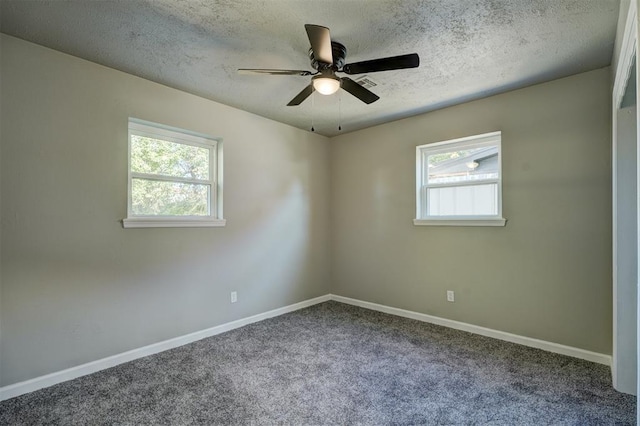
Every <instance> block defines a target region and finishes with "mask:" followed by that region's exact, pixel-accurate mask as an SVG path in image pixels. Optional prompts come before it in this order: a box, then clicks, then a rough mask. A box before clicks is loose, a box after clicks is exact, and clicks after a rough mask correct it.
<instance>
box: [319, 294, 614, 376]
mask: <svg viewBox="0 0 640 426" xmlns="http://www.w3.org/2000/svg"><path fill="white" fill-rule="evenodd" d="M331 300H335V301H336V302H341V303H346V304H349V305H354V306H359V307H361V308H367V309H371V310H374V311H379V312H384V313H387V314H391V315H397V316H400V317H405V318H411V319H414V320H418V321H423V322H428V323H431V324H436V325H442V326H444V327H449V328H455V329H456V330H462V331H467V332H469V333H474V334H480V335H482V336H487V337H492V338H494V339H498V340H504V341H507V342H512V343H518V344H520V345H524V346H529V347H532V348H537V349H542V350H545V351H548V352H554V353H557V354H562V355H567V356H571V357H574V358H580V359H584V360H587V361H591V362H597V363H598V364H604V365H608V366H610V365H611V355H605V354H601V353H597V352H591V351H587V350H584V349H579V348H574V347H571V346H565V345H561V344H559V343H553V342H547V341H544V340H538V339H533V338H531V337H525V336H519V335H517V334H511V333H506V332H504V331H498V330H493V329H491V328H485V327H480V326H478V325H473V324H467V323H464V322H460V321H454V320H450V319H446V318H440V317H436V316H433V315H427V314H421V313H419V312H413V311H407V310H404V309H399V308H392V307H390V306H385V305H379V304H377V303H371V302H365V301H362V300H358V299H351V298H349V297H343V296H337V295H335V294H332V295H331Z"/></svg>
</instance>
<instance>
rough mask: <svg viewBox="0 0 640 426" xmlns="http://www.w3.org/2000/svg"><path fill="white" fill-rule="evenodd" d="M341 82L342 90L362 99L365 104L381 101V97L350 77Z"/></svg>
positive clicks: (342, 79)
mask: <svg viewBox="0 0 640 426" xmlns="http://www.w3.org/2000/svg"><path fill="white" fill-rule="evenodd" d="M340 80H341V81H342V88H343V89H344V90H346V91H347V92H349V93H351V94H352V95H353V96H355V97H356V98H358V99H360V100H361V101H362V102H364V103H365V104H371V103H373V102H375V101H377V100H378V99H380V96H378V95H376V94H375V93H373V92H372V91H370V90H369V89H365V88H364V87H362V86H361V85H359V84H358V83H356V82H355V81H353V80H351V79H350V78H348V77H342V78H341V79H340Z"/></svg>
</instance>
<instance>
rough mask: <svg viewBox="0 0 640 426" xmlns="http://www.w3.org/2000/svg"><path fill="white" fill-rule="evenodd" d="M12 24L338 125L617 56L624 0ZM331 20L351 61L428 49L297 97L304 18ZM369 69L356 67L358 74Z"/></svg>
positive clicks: (380, 2) (401, 0)
mask: <svg viewBox="0 0 640 426" xmlns="http://www.w3.org/2000/svg"><path fill="white" fill-rule="evenodd" d="M0 6H1V7H2V9H1V11H0V25H1V27H0V28H1V31H2V32H3V33H6V34H9V35H12V36H16V37H19V38H22V39H25V40H29V41H32V42H35V43H38V44H41V45H43V46H47V47H51V48H53V49H56V50H59V51H62V52H66V53H69V54H71V55H75V56H78V57H81V58H85V59H88V60H90V61H93V62H97V63H100V64H103V65H106V66H109V67H112V68H116V69H119V70H122V71H125V72H128V73H131V74H135V75H138V76H140V77H144V78H146V79H149V80H152V81H156V82H159V83H162V84H165V85H167V86H171V87H175V88H178V89H181V90H184V91H187V92H190V93H194V94H197V95H200V96H203V97H205V98H209V99H212V100H215V101H218V102H221V103H223V104H227V105H231V106H234V107H237V108H240V109H243V110H246V111H250V112H253V113H256V114H259V115H262V116H264V117H268V118H271V119H274V120H277V121H280V122H283V123H287V124H290V125H292V126H295V127H299V128H302V129H307V130H308V129H310V128H311V124H312V120H313V125H314V127H315V130H316V132H318V133H321V134H324V135H335V134H338V133H339V131H338V125H339V124H340V123H341V124H342V129H343V130H342V132H347V131H353V130H357V129H361V128H364V127H368V126H372V125H375V124H380V123H383V122H387V121H391V120H395V119H398V118H403V117H408V116H411V115H415V114H419V113H422V112H426V111H430V110H434V109H437V108H441V107H444V106H448V105H453V104H456V103H460V102H463V101H468V100H471V99H477V98H481V97H484V96H487V95H491V94H495V93H499V92H504V91H506V90H510V89H514V88H519V87H524V86H528V85H531V84H534V83H539V82H543V81H548V80H552V79H555V78H559V77H564V76H567V75H571V74H575V73H579V72H583V71H589V70H592V69H596V68H600V67H603V66H607V65H609V64H610V62H611V56H612V52H613V43H614V39H615V32H616V23H617V18H618V7H619V1H618V0H474V1H472V0H430V1H418V0H366V1H365V0H315V1H311V0H217V1H211V0H121V1H113V0H101V1H89V0H72V1H67V0H56V1H53V0H52V1H26V0H20V1H18V0H1V2H0ZM307 23H309V24H318V25H323V26H327V27H329V28H330V29H331V36H332V39H333V40H335V41H339V42H341V43H343V44H344V45H345V46H346V47H347V51H348V52H347V60H346V62H347V63H349V62H356V61H362V60H367V59H374V58H379V57H386V56H395V55H401V54H406V53H412V52H417V53H418V54H419V55H420V58H421V65H420V67H419V68H415V69H408V70H399V71H386V72H380V73H371V74H369V75H367V76H366V77H367V78H368V79H370V80H372V81H373V82H374V83H375V84H376V86H375V87H371V88H370V90H371V91H373V92H375V93H376V94H377V95H379V96H380V97H381V99H380V100H379V101H377V102H375V103H373V104H371V105H366V104H364V103H362V102H360V101H359V100H357V99H356V98H354V97H353V96H351V95H349V94H348V93H346V92H344V91H340V92H338V93H339V94H337V95H332V96H322V95H319V94H314V95H313V96H312V97H310V98H309V99H307V100H306V101H305V102H304V103H303V104H302V105H300V106H298V107H287V106H286V104H287V102H289V100H291V98H293V97H294V96H295V95H296V94H297V93H298V92H299V91H300V90H302V88H304V87H305V86H306V85H307V84H309V80H310V77H299V76H251V75H239V74H238V73H237V72H236V70H237V69H238V68H288V69H308V70H312V69H311V67H310V64H309V60H308V57H307V51H308V49H309V41H308V39H307V36H306V33H305V30H304V24H307ZM356 77H358V76H352V78H354V79H355V78H356Z"/></svg>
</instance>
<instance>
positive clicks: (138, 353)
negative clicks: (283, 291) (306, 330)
mask: <svg viewBox="0 0 640 426" xmlns="http://www.w3.org/2000/svg"><path fill="white" fill-rule="evenodd" d="M328 300H331V295H329V294H327V295H324V296H320V297H316V298H313V299H308V300H304V301H302V302H299V303H294V304H293V305H288V306H284V307H282V308H278V309H274V310H271V311H268V312H264V313H261V314H257V315H253V316H250V317H247V318H242V319H239V320H236V321H231V322H227V323H225V324H221V325H218V326H215V327H211V328H207V329H205V330H200V331H196V332H194V333H189V334H185V335H184V336H179V337H175V338H173V339H169V340H165V341H162V342H158V343H154V344H151V345H148V346H143V347H141V348H138V349H133V350H130V351H127V352H123V353H120V354H117V355H112V356H109V357H106V358H102V359H99V360H96V361H91V362H88V363H86V364H82V365H78V366H76V367H71V368H67V369H66V370H62V371H57V372H55V373H51V374H47V375H45V376H40V377H36V378H33V379H30V380H25V381H24V382H19V383H14V384H12V385H9V386H5V387H2V388H0V401H4V400H6V399H9V398H13V397H16V396H19V395H23V394H25V393H29V392H33V391H36V390H38V389H42V388H46V387H49V386H53V385H55V384H58V383H62V382H66V381H67V380H72V379H75V378H77V377H81V376H86V375H87V374H91V373H95V372H98V371H100V370H104V369H106V368H111V367H114V366H116V365H118V364H122V363H125V362H129V361H133V360H134V359H138V358H143V357H145V356H149V355H153V354H156V353H158V352H162V351H166V350H168V349H173V348H177V347H179V346H183V345H186V344H188V343H192V342H195V341H197V340H202V339H204V338H207V337H211V336H215V335H216V334H221V333H224V332H227V331H231V330H234V329H236V328H240V327H244V326H245V325H249V324H252V323H254V322H258V321H262V320H265V319H268V318H273V317H277V316H279V315H283V314H286V313H289V312H293V311H297V310H299V309H303V308H306V307H309V306H312V305H316V304H318V303H322V302H326V301H328Z"/></svg>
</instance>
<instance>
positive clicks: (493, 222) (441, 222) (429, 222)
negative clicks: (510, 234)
mask: <svg viewBox="0 0 640 426" xmlns="http://www.w3.org/2000/svg"><path fill="white" fill-rule="evenodd" d="M413 224H414V225H416V226H505V225H506V224H507V219H505V218H502V217H500V218H491V219H451V218H447V219H413Z"/></svg>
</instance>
